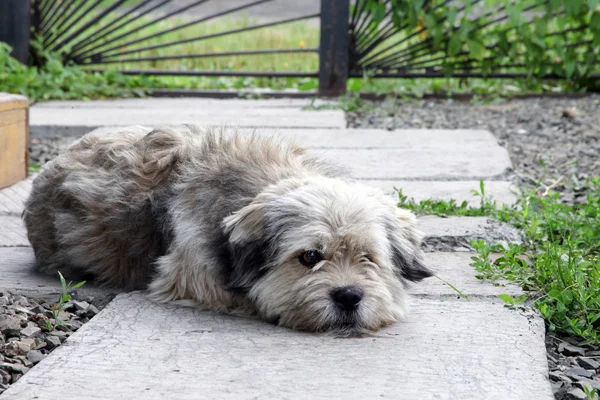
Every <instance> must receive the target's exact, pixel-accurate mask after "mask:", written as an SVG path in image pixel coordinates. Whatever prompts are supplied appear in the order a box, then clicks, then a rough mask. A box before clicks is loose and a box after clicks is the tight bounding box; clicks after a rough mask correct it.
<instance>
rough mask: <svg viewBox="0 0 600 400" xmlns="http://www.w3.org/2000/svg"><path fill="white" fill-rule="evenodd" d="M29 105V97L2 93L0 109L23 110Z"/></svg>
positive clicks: (0, 95) (0, 94)
mask: <svg viewBox="0 0 600 400" xmlns="http://www.w3.org/2000/svg"><path fill="white" fill-rule="evenodd" d="M27 107H29V102H28V101H27V97H24V96H20V95H18V94H10V93H0V111H11V110H23V109H26V108H27ZM1 119H2V118H0V120H1Z"/></svg>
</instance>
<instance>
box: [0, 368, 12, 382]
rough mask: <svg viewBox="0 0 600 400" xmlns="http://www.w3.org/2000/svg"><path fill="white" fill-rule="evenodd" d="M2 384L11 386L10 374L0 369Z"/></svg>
mask: <svg viewBox="0 0 600 400" xmlns="http://www.w3.org/2000/svg"><path fill="white" fill-rule="evenodd" d="M0 383H1V384H9V383H10V374H9V373H8V372H6V371H4V370H3V369H0Z"/></svg>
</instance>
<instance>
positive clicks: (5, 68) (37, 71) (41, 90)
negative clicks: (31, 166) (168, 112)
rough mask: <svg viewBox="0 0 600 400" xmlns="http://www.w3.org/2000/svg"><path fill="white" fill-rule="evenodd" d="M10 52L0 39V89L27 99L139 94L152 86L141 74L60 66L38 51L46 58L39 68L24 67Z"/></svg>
mask: <svg viewBox="0 0 600 400" xmlns="http://www.w3.org/2000/svg"><path fill="white" fill-rule="evenodd" d="M10 51H11V49H10V47H9V46H8V45H7V44H5V43H1V42H0V92H8V93H17V94H22V95H24V96H27V97H28V98H29V100H30V101H31V102H36V101H39V100H50V99H58V100H66V99H80V100H81V99H91V98H107V97H133V96H143V95H145V94H146V93H147V90H148V89H149V88H150V87H151V86H152V83H151V81H150V80H149V79H148V78H145V77H130V76H124V75H122V74H119V73H117V72H114V71H108V72H104V73H94V74H91V73H86V72H85V71H83V70H82V69H81V68H79V67H76V66H65V65H63V64H62V63H61V61H60V60H59V58H58V57H57V56H56V55H54V54H50V53H42V54H43V56H44V57H45V58H46V60H47V62H46V63H45V64H44V66H43V67H40V68H36V67H26V66H24V65H22V64H21V63H19V62H18V61H17V60H15V59H14V58H12V57H10V55H9V54H10Z"/></svg>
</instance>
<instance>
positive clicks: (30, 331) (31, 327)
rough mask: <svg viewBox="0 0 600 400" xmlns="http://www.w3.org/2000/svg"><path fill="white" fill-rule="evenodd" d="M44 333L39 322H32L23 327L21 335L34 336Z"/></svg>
mask: <svg viewBox="0 0 600 400" xmlns="http://www.w3.org/2000/svg"><path fill="white" fill-rule="evenodd" d="M40 333H42V330H41V329H40V328H39V327H38V326H37V324H35V323H33V322H30V323H29V324H27V327H26V328H23V329H21V335H22V336H26V337H34V336H37V335H39V334H40Z"/></svg>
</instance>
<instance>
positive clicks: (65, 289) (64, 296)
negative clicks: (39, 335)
mask: <svg viewBox="0 0 600 400" xmlns="http://www.w3.org/2000/svg"><path fill="white" fill-rule="evenodd" d="M58 276H59V277H60V285H61V287H62V293H61V295H60V297H59V298H58V303H54V304H53V305H52V317H53V318H54V323H52V322H51V321H50V320H49V319H48V320H46V326H45V328H46V329H47V330H48V331H51V330H53V329H54V328H56V327H57V326H60V325H62V324H63V321H62V320H61V319H60V313H61V312H62V311H63V310H64V306H65V304H66V303H67V302H69V301H70V300H71V294H70V293H71V292H72V291H73V290H75V289H78V288H80V287H82V286H83V285H85V281H82V282H79V283H77V284H75V285H73V281H69V282H68V283H67V281H66V280H65V278H64V277H63V275H62V274H61V273H60V272H59V273H58Z"/></svg>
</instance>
